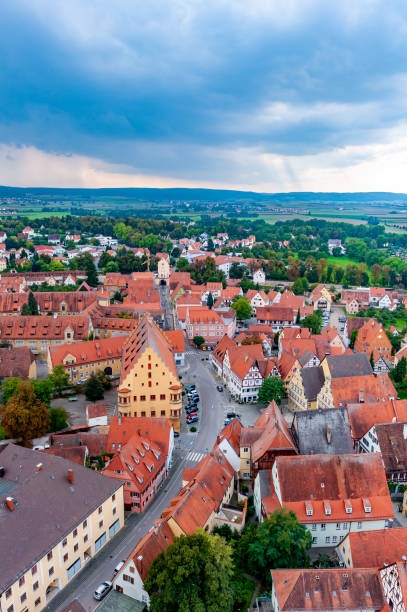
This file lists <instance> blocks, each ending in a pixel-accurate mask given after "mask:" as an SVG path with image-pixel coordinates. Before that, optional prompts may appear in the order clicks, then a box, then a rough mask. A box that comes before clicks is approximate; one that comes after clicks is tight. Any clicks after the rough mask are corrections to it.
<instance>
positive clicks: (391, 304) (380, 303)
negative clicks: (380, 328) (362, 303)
mask: <svg viewBox="0 0 407 612" xmlns="http://www.w3.org/2000/svg"><path fill="white" fill-rule="evenodd" d="M369 293H370V299H369V303H370V305H371V306H375V307H376V308H380V309H381V308H388V309H389V310H394V308H396V306H397V304H398V302H399V294H398V293H397V291H389V290H387V289H385V288H384V287H370V289H369Z"/></svg>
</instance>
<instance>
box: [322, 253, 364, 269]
mask: <svg viewBox="0 0 407 612" xmlns="http://www.w3.org/2000/svg"><path fill="white" fill-rule="evenodd" d="M326 261H327V263H329V264H334V265H336V266H342V268H346V266H348V265H349V264H356V265H357V266H360V261H356V259H351V258H350V257H346V256H344V257H334V256H333V255H330V256H329V257H326Z"/></svg>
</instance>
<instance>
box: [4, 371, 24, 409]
mask: <svg viewBox="0 0 407 612" xmlns="http://www.w3.org/2000/svg"><path fill="white" fill-rule="evenodd" d="M20 382H22V379H21V378H17V377H15V376H12V377H10V378H6V379H5V380H3V382H2V384H1V390H2V393H3V402H4V403H5V404H7V402H8V401H9V399H10V398H11V397H12V396H13V395H14V393H15V392H16V391H17V387H18V385H19V384H20Z"/></svg>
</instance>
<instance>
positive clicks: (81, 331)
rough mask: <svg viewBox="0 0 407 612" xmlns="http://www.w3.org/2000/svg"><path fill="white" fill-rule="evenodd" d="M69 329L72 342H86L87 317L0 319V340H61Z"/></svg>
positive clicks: (44, 316) (88, 329)
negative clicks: (71, 334)
mask: <svg viewBox="0 0 407 612" xmlns="http://www.w3.org/2000/svg"><path fill="white" fill-rule="evenodd" d="M67 328H70V329H71V331H72V333H73V337H72V340H87V338H88V336H89V332H90V329H91V328H90V321H89V317H87V316H83V315H72V316H69V317H56V318H54V317H48V316H47V315H40V316H20V315H17V316H15V317H0V338H2V339H4V340H7V338H10V339H18V338H22V339H30V338H31V339H44V340H50V339H61V340H64V338H65V331H66V330H67Z"/></svg>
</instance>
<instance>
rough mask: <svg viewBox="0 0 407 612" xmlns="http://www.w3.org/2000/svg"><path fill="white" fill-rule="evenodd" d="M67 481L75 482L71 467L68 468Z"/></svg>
mask: <svg viewBox="0 0 407 612" xmlns="http://www.w3.org/2000/svg"><path fill="white" fill-rule="evenodd" d="M68 482H70V483H71V484H73V483H74V482H75V480H74V476H73V469H72V468H69V469H68Z"/></svg>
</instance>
